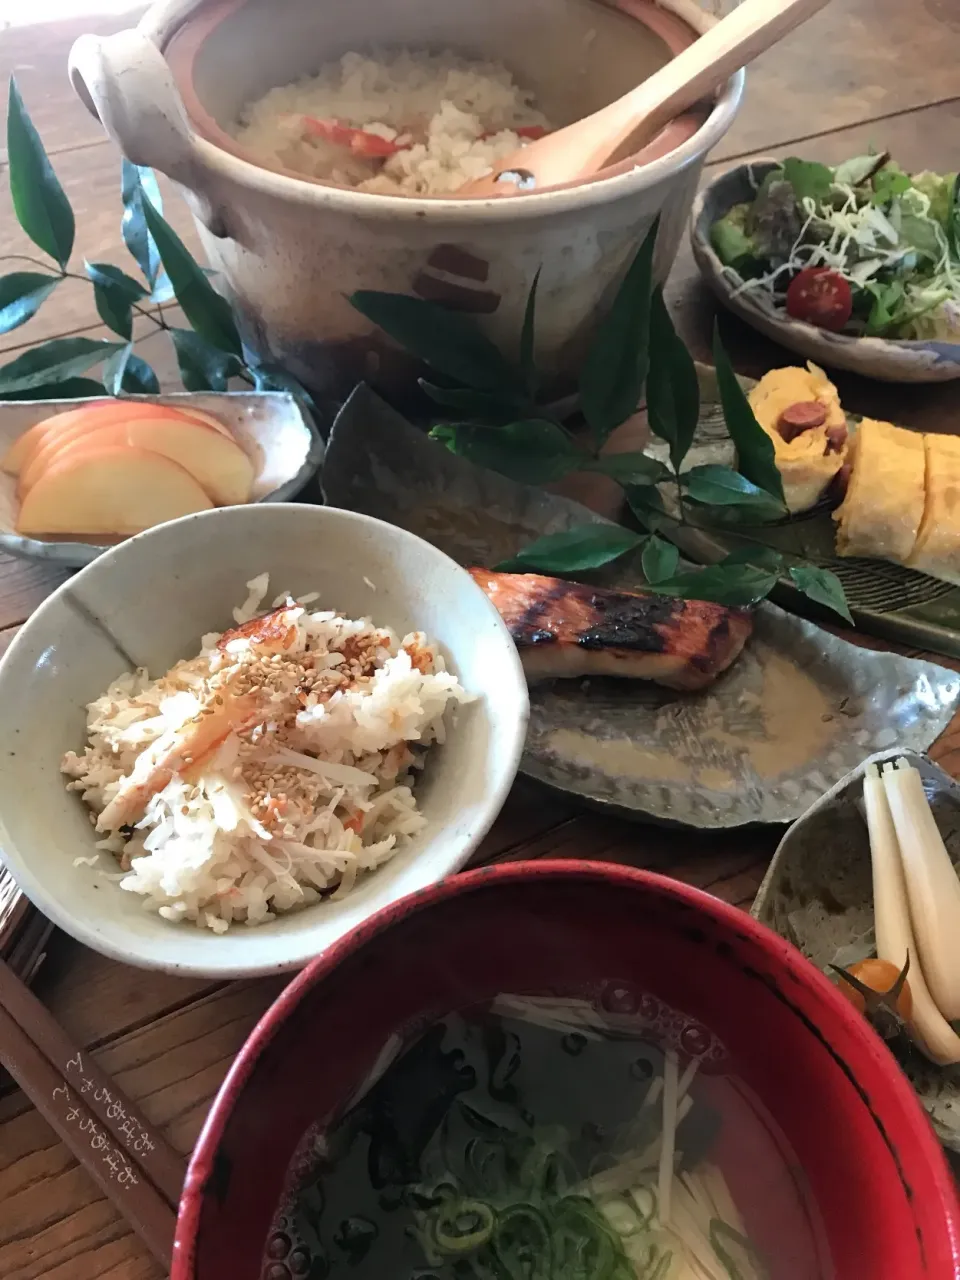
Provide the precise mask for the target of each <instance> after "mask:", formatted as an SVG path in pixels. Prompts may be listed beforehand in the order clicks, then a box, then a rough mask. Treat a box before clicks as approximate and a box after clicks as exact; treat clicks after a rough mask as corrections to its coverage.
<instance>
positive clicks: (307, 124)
mask: <svg viewBox="0 0 960 1280" xmlns="http://www.w3.org/2000/svg"><path fill="white" fill-rule="evenodd" d="M302 124H303V128H304V129H305V130H306V132H307V133H312V134H313V136H314V137H315V138H323V140H324V142H332V143H333V144H334V146H337V147H346V148H347V150H348V151H352V152H353V154H354V155H355V156H365V157H368V158H374V159H385V158H386V157H387V156H395V155H396V154H397V152H398V151H403V150H404V147H403V146H402V145H401V144H400V143H398V142H396V141H393V140H391V139H390V138H381V137H380V135H379V134H377V133H368V132H367V131H366V129H354V128H352V127H351V126H350V125H346V124H341V123H340V121H339V120H318V119H317V118H316V117H315V116H304V117H303V120H302Z"/></svg>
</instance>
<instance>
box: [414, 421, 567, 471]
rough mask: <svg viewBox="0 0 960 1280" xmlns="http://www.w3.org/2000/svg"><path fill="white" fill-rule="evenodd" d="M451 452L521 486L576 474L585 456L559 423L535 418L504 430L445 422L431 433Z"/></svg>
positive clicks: (510, 425) (501, 428)
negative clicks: (574, 472) (515, 481)
mask: <svg viewBox="0 0 960 1280" xmlns="http://www.w3.org/2000/svg"><path fill="white" fill-rule="evenodd" d="M430 434H431V436H432V437H433V438H434V439H435V440H440V441H441V442H442V443H443V444H444V445H446V447H447V448H448V449H449V450H450V452H451V453H456V454H459V455H460V457H462V458H469V460H470V461H471V462H475V463H476V464H477V465H478V466H481V467H487V468H488V469H489V470H490V471H498V472H499V473H500V475H503V476H509V478H510V479H511V480H517V481H519V482H520V483H521V484H548V483H549V482H550V481H551V480H559V479H560V477H561V476H565V475H567V474H568V472H570V471H573V470H574V469H575V468H576V467H577V466H578V464H579V463H580V461H581V460H582V458H583V454H582V453H581V452H580V450H579V449H577V447H576V446H575V445H574V444H573V442H572V441H571V439H570V437H569V436H568V435H567V433H566V432H565V431H564V430H563V428H562V427H558V426H557V424H556V423H555V422H547V421H546V420H545V419H540V418H532V419H528V420H526V421H523V422H511V423H508V424H507V425H506V426H503V427H487V426H477V425H474V424H472V423H442V424H440V425H439V426H436V427H434V428H433V430H432V431H431V432H430Z"/></svg>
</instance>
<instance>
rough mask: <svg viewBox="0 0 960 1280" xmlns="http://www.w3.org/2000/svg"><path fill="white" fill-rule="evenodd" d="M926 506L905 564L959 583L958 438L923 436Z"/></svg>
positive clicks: (959, 447) (959, 504)
mask: <svg viewBox="0 0 960 1280" xmlns="http://www.w3.org/2000/svg"><path fill="white" fill-rule="evenodd" d="M923 444H924V449H925V451H926V502H925V504H924V509H923V519H922V520H921V522H920V530H919V532H918V533H917V540H916V543H915V545H914V548H913V552H912V554H911V555H910V558H909V560H908V561H907V564H908V565H909V566H910V568H911V569H918V570H919V571H920V572H921V573H929V574H931V575H932V576H933V577H935V578H943V579H944V580H945V581H947V582H956V583H960V437H957V436H940V435H930V434H925V435H924V437H923Z"/></svg>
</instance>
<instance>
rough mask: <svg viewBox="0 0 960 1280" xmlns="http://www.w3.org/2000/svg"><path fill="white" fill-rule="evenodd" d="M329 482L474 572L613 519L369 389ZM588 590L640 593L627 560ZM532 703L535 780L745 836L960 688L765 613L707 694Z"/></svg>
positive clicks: (945, 715) (631, 810)
mask: <svg viewBox="0 0 960 1280" xmlns="http://www.w3.org/2000/svg"><path fill="white" fill-rule="evenodd" d="M322 485H323V489H324V493H325V496H326V500H327V502H328V503H330V504H331V505H333V506H341V507H348V508H350V509H352V510H355V511H361V512H364V513H365V514H367V515H372V516H377V517H379V518H380V519H381V520H387V521H389V522H390V523H392V524H396V525H400V526H401V527H402V528H406V529H410V530H411V531H412V532H414V533H417V534H419V535H420V536H421V537H423V538H426V539H427V540H428V541H430V542H433V543H434V544H435V545H436V546H438V547H440V548H441V549H442V550H443V551H446V552H447V554H448V555H450V556H452V557H453V558H454V559H455V560H457V561H459V562H460V563H461V564H463V565H467V566H470V565H474V564H477V565H495V564H497V563H498V562H499V561H500V560H503V559H505V558H506V557H508V556H510V555H512V554H513V553H514V552H516V551H517V550H518V549H519V548H520V547H522V546H524V545H525V544H526V543H529V542H531V541H533V539H534V538H537V537H539V536H541V535H542V534H545V533H555V532H558V531H560V530H563V529H567V528H571V527H572V526H574V525H577V524H582V523H584V522H585V521H594V522H600V523H606V522H604V521H602V519H601V517H600V516H598V515H595V514H594V513H593V512H591V511H589V510H587V508H585V507H582V506H580V505H579V504H577V503H575V502H571V501H569V500H567V499H565V498H560V497H557V496H555V495H552V494H548V493H545V492H544V491H543V490H541V489H534V488H529V487H527V486H525V485H520V484H516V483H514V482H513V481H511V480H507V479H505V478H504V477H503V476H500V475H497V474H495V473H494V472H492V471H485V470H483V469H482V468H480V467H477V466H475V465H473V464H472V463H470V462H467V461H466V460H464V459H463V458H458V457H456V456H455V455H454V454H452V453H449V452H448V451H447V450H446V449H444V448H443V447H442V446H441V445H439V444H437V443H436V442H434V441H432V440H430V439H429V437H427V436H426V435H424V434H423V433H422V432H421V431H418V430H417V429H416V428H414V427H412V426H410V425H409V424H408V423H407V422H405V421H404V419H403V418H401V417H400V416H399V415H398V414H396V413H394V411H393V410H391V409H390V408H389V407H388V406H387V405H386V404H384V403H383V401H382V400H380V399H378V398H377V397H376V396H375V395H374V394H373V393H372V392H371V391H370V390H369V389H367V388H365V387H359V388H358V389H357V390H356V391H355V392H354V393H353V395H352V396H351V397H350V399H349V401H348V402H347V404H346V405H345V406H344V408H343V409H342V410H341V412H340V414H339V416H338V418H337V420H336V423H335V424H334V428H333V432H332V434H331V437H330V440H329V442H328V445H327V454H326V458H325V461H324V466H323V473H322ZM592 580H594V581H597V582H602V583H603V584H605V585H610V586H623V587H627V588H631V587H637V586H642V584H643V578H642V574H641V571H640V568H639V564H638V563H637V562H636V561H634V562H632V563H631V562H630V560H624V561H622V562H619V563H618V564H616V565H614V566H611V567H610V568H609V569H607V570H604V571H603V572H602V573H601V574H597V575H592ZM531 701H532V707H531V717H530V730H529V735H528V738H527V746H526V752H525V754H524V758H523V763H522V766H521V768H522V770H523V771H524V772H525V773H527V774H529V775H530V776H531V777H534V778H537V779H539V780H541V781H542V782H545V783H547V784H548V785H550V786H553V787H556V788H559V789H560V790H562V791H564V792H568V793H570V794H572V795H576V796H579V797H581V798H582V799H584V800H585V801H588V802H590V803H593V804H596V805H598V806H602V807H604V808H608V809H610V810H615V811H617V812H619V813H622V814H625V815H627V816H635V817H646V818H655V819H657V820H661V821H669V822H679V823H685V824H688V825H691V826H696V827H736V826H741V825H743V824H745V823H750V822H792V821H793V820H794V819H796V818H798V817H799V816H800V815H801V814H802V813H803V812H805V811H806V809H808V808H809V806H810V805H811V804H812V803H813V802H814V801H815V800H816V799H817V798H818V797H819V796H820V795H822V794H823V792H824V791H825V790H827V789H828V788H829V787H831V786H832V785H833V784H834V783H835V782H836V781H837V780H838V779H839V778H841V777H843V775H844V774H845V773H847V772H848V771H849V770H850V769H852V768H853V767H854V766H855V765H856V764H858V763H859V761H860V760H862V759H863V757H864V756H865V755H867V754H869V753H870V752H871V751H877V750H881V749H882V748H884V747H889V746H893V745H895V744H898V743H899V744H902V745H905V746H910V747H913V748H915V749H917V750H923V749H924V748H925V747H927V746H929V744H930V743H931V742H932V741H933V740H934V739H935V738H936V737H937V735H938V734H939V733H940V732H941V731H942V729H943V728H945V726H946V725H947V724H948V722H949V720H950V718H951V716H952V714H953V712H954V710H955V709H956V707H957V704H958V702H960V678H958V677H957V676H956V675H955V674H953V673H952V672H950V671H946V670H944V669H943V668H941V667H938V666H935V665H934V664H933V663H928V662H917V661H914V660H912V659H908V658H901V657H898V656H896V655H894V654H888V653H883V654H878V653H874V652H869V651H867V650H864V649H860V648H858V647H857V646H855V645H851V644H848V643H847V642H846V641H843V640H839V639H837V638H836V637H834V636H831V635H829V634H828V633H827V632H825V631H823V630H821V629H820V628H819V627H817V626H816V625H815V624H814V623H811V622H806V621H803V620H801V619H799V618H795V617H792V616H791V615H789V614H786V613H784V612H783V611H782V610H780V609H778V608H776V607H775V606H773V605H763V606H762V607H761V608H760V609H759V610H758V613H757V625H756V631H755V634H754V636H753V638H752V639H751V641H750V642H749V644H748V646H747V648H746V649H745V651H744V653H743V654H742V656H741V658H740V659H739V661H738V662H737V663H736V664H735V665H734V666H733V667H732V668H731V670H730V671H728V672H726V673H725V674H724V675H723V676H721V678H720V679H719V680H718V681H717V682H716V684H715V685H713V686H712V687H711V688H710V689H709V690H707V691H706V692H703V693H699V694H696V695H691V694H680V693H675V692H672V691H670V690H666V689H662V688H660V687H659V686H656V685H651V684H648V683H645V682H642V681H626V680H613V679H594V680H589V681H556V682H554V683H552V684H544V685H537V686H535V687H534V689H533V690H532V695H531Z"/></svg>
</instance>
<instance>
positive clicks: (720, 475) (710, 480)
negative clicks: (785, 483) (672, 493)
mask: <svg viewBox="0 0 960 1280" xmlns="http://www.w3.org/2000/svg"><path fill="white" fill-rule="evenodd" d="M681 479H682V481H683V484H684V487H685V488H686V491H687V495H688V497H690V498H692V499H693V500H694V502H702V503H704V505H706V506H710V507H743V508H745V509H746V510H748V511H749V512H750V514H751V515H753V516H756V517H757V518H758V519H763V518H766V519H771V520H776V519H778V518H779V517H780V516H782V515H784V513H785V512H786V507H784V505H783V504H782V503H780V502H778V501H777V500H776V498H772V497H771V496H770V494H769V493H766V492H765V491H764V490H763V489H760V488H758V486H757V485H755V484H753V483H752V481H750V480H748V479H747V478H746V476H742V475H741V474H740V472H739V471H734V470H733V468H732V467H724V466H721V465H720V464H719V463H707V464H706V465H704V466H702V467H691V468H690V470H689V471H685V472H684V473H683V475H682V476H681Z"/></svg>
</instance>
